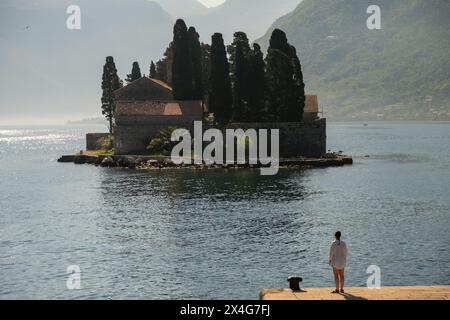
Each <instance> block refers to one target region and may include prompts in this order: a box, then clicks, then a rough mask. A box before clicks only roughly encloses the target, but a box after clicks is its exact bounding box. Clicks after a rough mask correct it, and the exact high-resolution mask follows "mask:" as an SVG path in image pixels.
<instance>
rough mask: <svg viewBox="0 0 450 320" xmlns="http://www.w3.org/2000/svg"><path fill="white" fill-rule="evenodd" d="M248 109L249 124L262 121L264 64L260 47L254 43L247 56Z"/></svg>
mask: <svg viewBox="0 0 450 320" xmlns="http://www.w3.org/2000/svg"><path fill="white" fill-rule="evenodd" d="M247 80H248V84H247V90H248V93H247V94H248V109H249V117H248V120H249V121H250V122H258V121H261V120H262V115H263V112H264V88H265V63H264V55H263V53H262V52H261V47H260V46H259V45H258V44H256V43H254V44H253V50H251V51H250V52H249V55H248V78H247Z"/></svg>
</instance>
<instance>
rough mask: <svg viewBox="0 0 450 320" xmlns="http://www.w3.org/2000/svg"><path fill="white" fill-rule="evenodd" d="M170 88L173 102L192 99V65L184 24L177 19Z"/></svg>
mask: <svg viewBox="0 0 450 320" xmlns="http://www.w3.org/2000/svg"><path fill="white" fill-rule="evenodd" d="M173 50H174V51H173V64H172V88H173V96H174V99H175V100H190V99H192V64H191V56H190V54H189V38H188V30H187V27H186V23H185V22H184V21H183V20H182V19H178V20H177V21H176V23H175V26H174V28H173Z"/></svg>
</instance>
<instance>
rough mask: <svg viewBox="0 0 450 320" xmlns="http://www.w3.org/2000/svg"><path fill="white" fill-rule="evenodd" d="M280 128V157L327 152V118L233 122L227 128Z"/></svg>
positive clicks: (317, 154) (306, 155)
mask: <svg viewBox="0 0 450 320" xmlns="http://www.w3.org/2000/svg"><path fill="white" fill-rule="evenodd" d="M239 128H240V129H243V130H247V129H251V128H253V129H279V130H280V157H282V158H295V157H321V156H323V155H325V153H326V152H327V129H326V128H327V123H326V119H318V120H315V121H310V122H289V123H232V124H230V125H228V126H227V128H226V129H239Z"/></svg>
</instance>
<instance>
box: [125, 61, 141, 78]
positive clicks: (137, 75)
mask: <svg viewBox="0 0 450 320" xmlns="http://www.w3.org/2000/svg"><path fill="white" fill-rule="evenodd" d="M140 78H142V74H141V69H140V68H139V63H138V62H136V61H135V62H133V68H132V70H131V73H130V74H127V78H126V79H125V81H126V82H127V83H131V82H133V81H135V80H137V79H140Z"/></svg>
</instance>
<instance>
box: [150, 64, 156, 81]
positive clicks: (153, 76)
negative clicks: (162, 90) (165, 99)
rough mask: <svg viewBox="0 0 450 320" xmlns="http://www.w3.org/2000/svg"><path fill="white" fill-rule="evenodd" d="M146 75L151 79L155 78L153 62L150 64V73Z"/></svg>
mask: <svg viewBox="0 0 450 320" xmlns="http://www.w3.org/2000/svg"><path fill="white" fill-rule="evenodd" d="M148 75H149V77H150V78H152V79H153V78H155V77H156V66H155V63H154V62H153V60H152V62H151V63H150V72H149V73H148Z"/></svg>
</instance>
